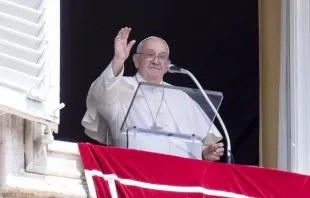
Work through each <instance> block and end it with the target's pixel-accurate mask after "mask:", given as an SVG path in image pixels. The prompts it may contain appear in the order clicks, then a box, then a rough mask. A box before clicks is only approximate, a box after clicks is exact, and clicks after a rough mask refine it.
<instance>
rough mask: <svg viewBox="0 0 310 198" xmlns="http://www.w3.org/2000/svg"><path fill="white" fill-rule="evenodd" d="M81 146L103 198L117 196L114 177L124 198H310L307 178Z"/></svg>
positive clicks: (88, 171)
mask: <svg viewBox="0 0 310 198" xmlns="http://www.w3.org/2000/svg"><path fill="white" fill-rule="evenodd" d="M78 145H79V150H80V154H81V159H82V163H83V166H84V169H85V171H86V174H89V175H92V179H93V184H94V187H95V190H96V194H97V197H98V198H105V197H112V195H111V189H112V188H111V186H112V187H113V182H112V184H111V186H109V184H108V181H107V180H108V178H109V177H110V178H113V179H114V180H113V181H115V184H116V190H115V191H116V195H117V196H114V197H120V198H129V197H130V198H144V197H147V198H148V197H150V198H151V197H158V198H166V197H167V198H196V197H197V198H206V197H242V196H244V197H264V198H265V197H266V198H267V197H268V198H282V197H285V198H286V197H287V198H295V197H296V198H306V197H307V198H309V197H310V179H309V178H310V177H308V176H305V175H300V174H295V173H289V172H284V171H279V170H273V169H266V168H260V167H249V166H241V165H229V164H222V163H215V162H207V161H201V160H194V159H186V158H181V157H175V156H169V155H163V154H157V153H151V152H145V151H138V150H131V149H121V148H113V147H105V146H98V145H92V144H88V143H79V144H78ZM182 191H183V192H182ZM184 191H185V192H184ZM225 193H226V194H225ZM227 193H231V194H230V195H229V194H228V195H227ZM112 194H113V190H112Z"/></svg>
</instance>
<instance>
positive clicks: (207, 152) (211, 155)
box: [202, 143, 224, 161]
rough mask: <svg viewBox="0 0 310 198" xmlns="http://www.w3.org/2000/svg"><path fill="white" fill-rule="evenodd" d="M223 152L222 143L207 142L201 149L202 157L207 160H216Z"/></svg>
mask: <svg viewBox="0 0 310 198" xmlns="http://www.w3.org/2000/svg"><path fill="white" fill-rule="evenodd" d="M223 154H224V144H223V143H217V144H213V143H210V144H207V145H205V146H204V148H203V150H202V159H203V160H208V161H218V160H220V158H221V156H223Z"/></svg>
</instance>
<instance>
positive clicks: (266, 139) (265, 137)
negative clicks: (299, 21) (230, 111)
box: [258, 0, 281, 168]
mask: <svg viewBox="0 0 310 198" xmlns="http://www.w3.org/2000/svg"><path fill="white" fill-rule="evenodd" d="M258 2H259V25H260V33H259V34H260V165H261V166H264V167H269V168H277V156H278V155H277V153H278V144H277V142H278V140H277V139H278V112H279V111H278V109H279V73H280V70H279V69H280V19H281V0H258Z"/></svg>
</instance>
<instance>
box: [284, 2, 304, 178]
mask: <svg viewBox="0 0 310 198" xmlns="http://www.w3.org/2000/svg"><path fill="white" fill-rule="evenodd" d="M281 17H282V22H281V66H280V106H279V137H278V168H279V169H283V170H287V171H292V172H296V173H301V174H310V145H309V142H310V125H309V124H310V1H309V0H283V1H282V15H281Z"/></svg>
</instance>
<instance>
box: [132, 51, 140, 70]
mask: <svg viewBox="0 0 310 198" xmlns="http://www.w3.org/2000/svg"><path fill="white" fill-rule="evenodd" d="M132 60H133V63H134V65H135V67H136V68H138V67H139V55H138V54H134V55H133V56H132Z"/></svg>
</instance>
